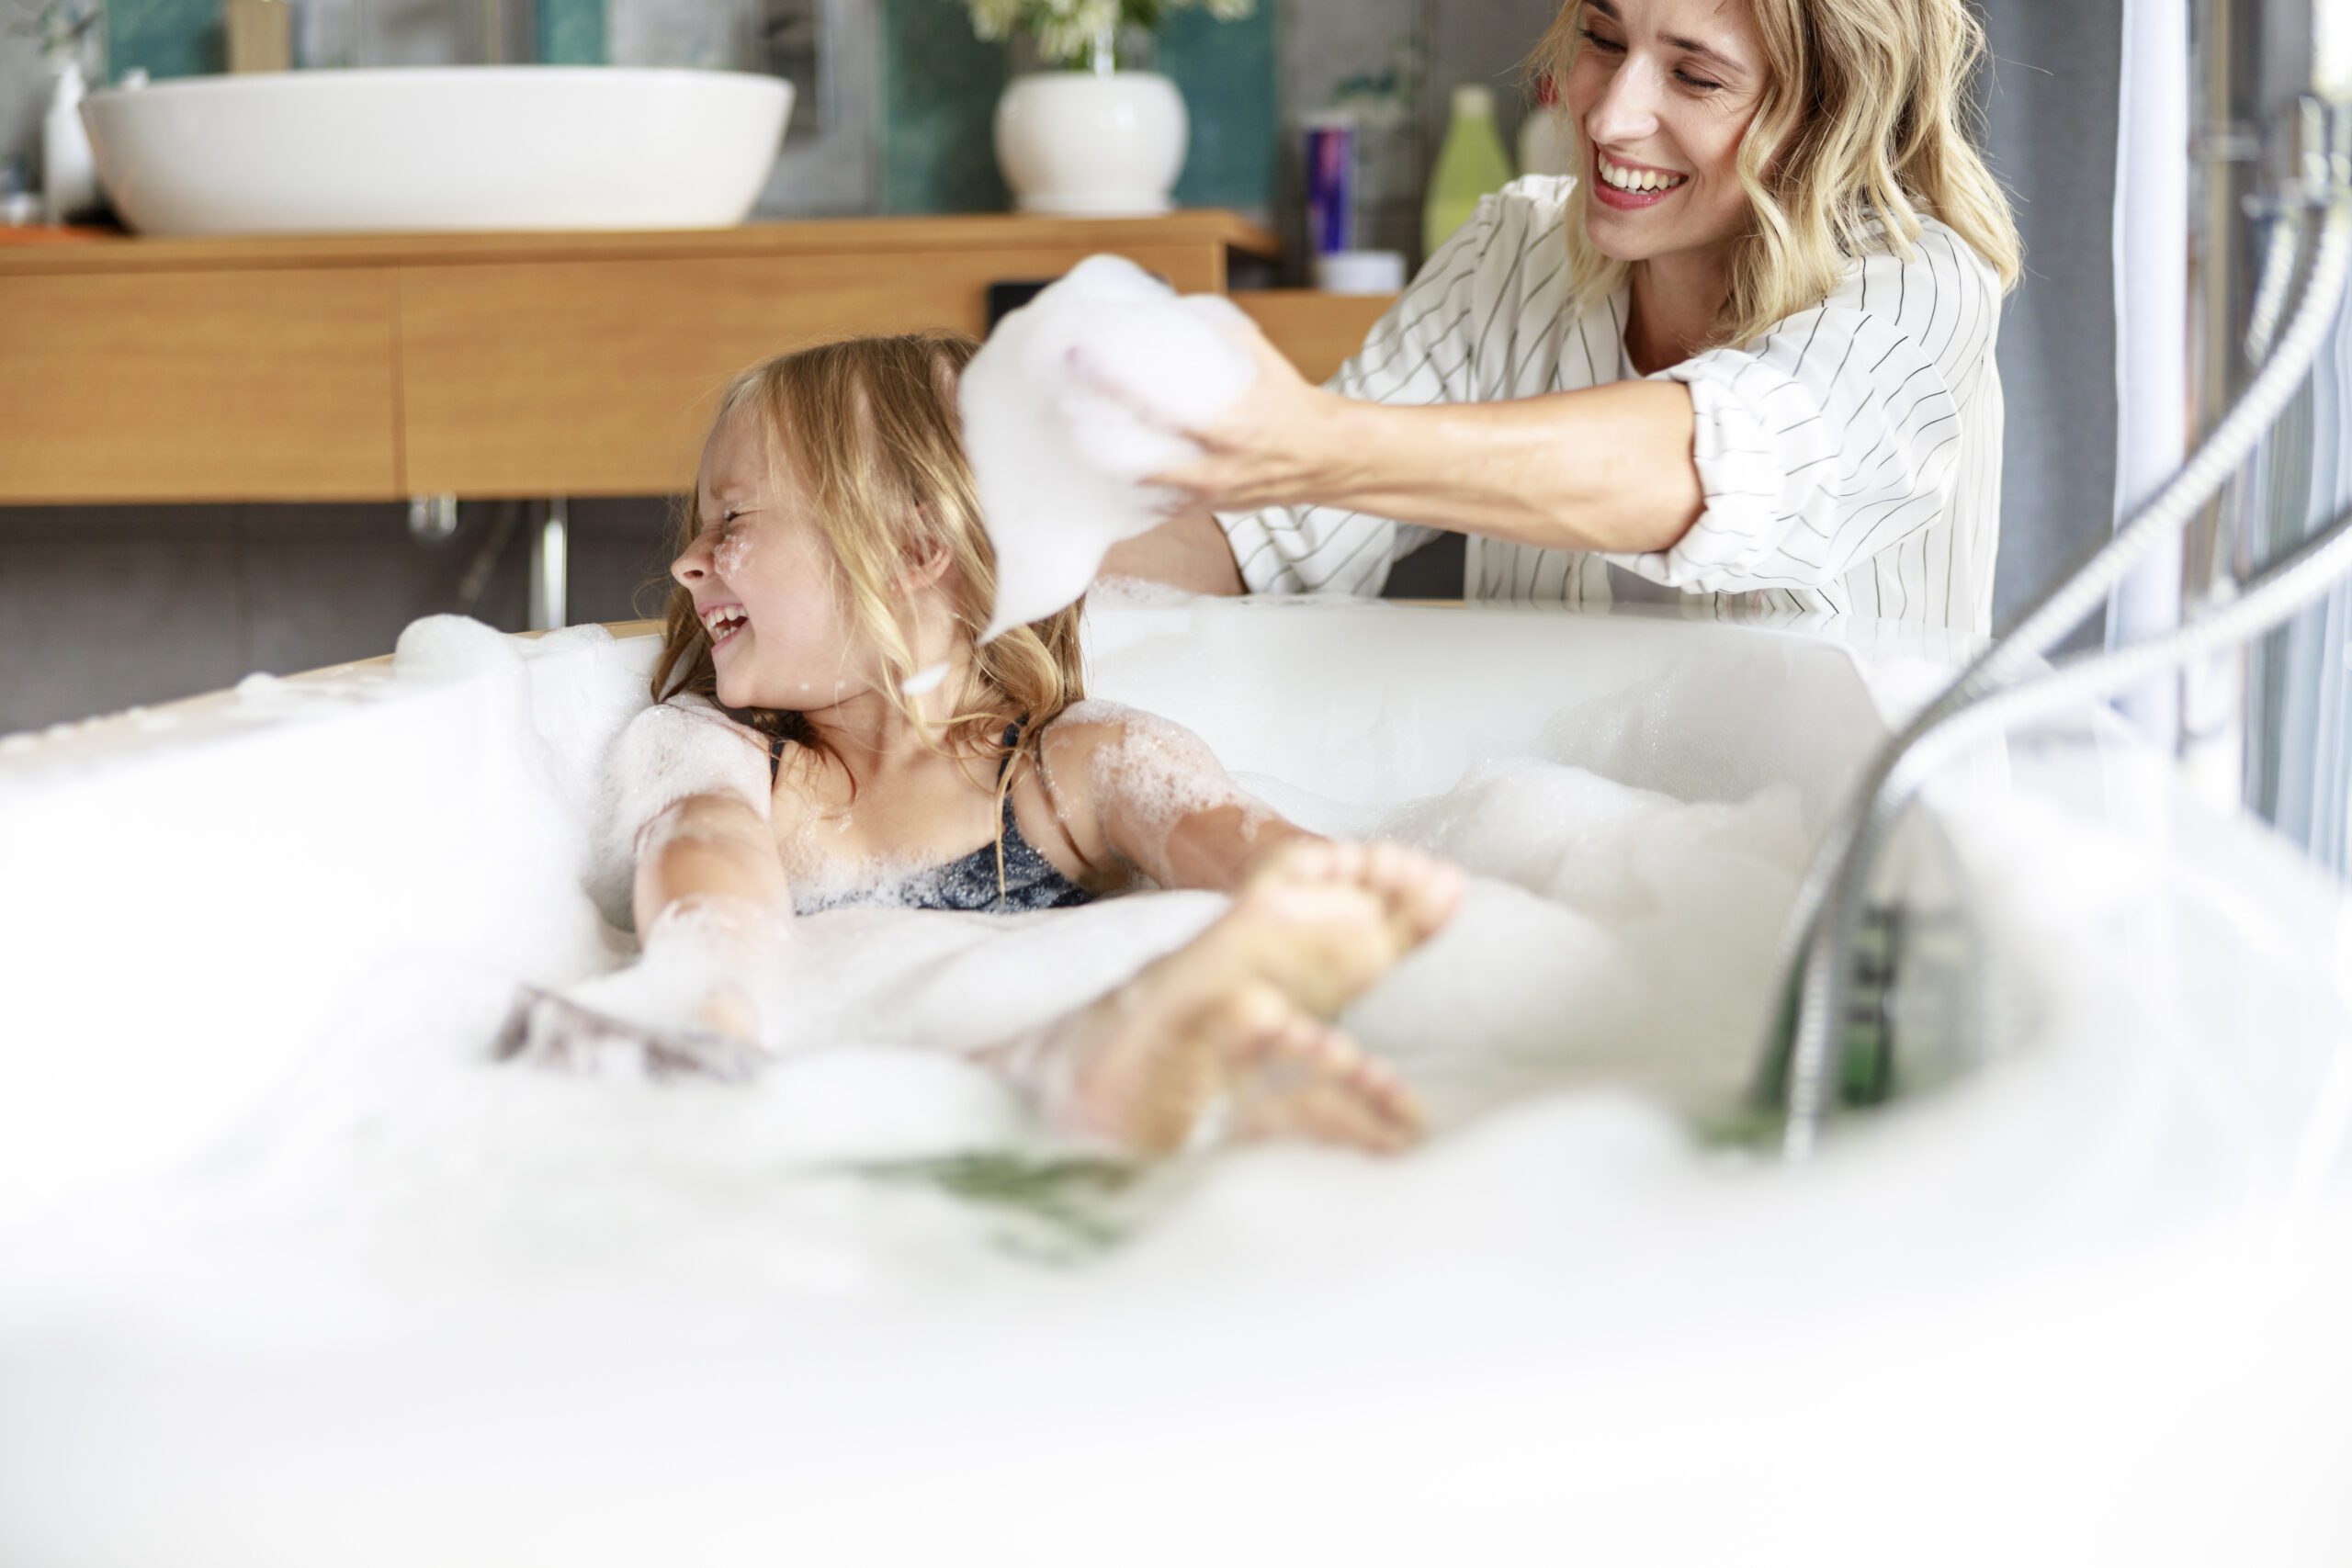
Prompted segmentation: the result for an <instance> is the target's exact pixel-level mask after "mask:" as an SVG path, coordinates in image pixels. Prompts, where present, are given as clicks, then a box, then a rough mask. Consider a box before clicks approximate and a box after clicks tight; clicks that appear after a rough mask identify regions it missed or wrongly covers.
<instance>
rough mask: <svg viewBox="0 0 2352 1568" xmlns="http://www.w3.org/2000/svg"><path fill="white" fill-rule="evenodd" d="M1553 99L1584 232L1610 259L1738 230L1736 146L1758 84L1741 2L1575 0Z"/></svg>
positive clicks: (1670, 251)
mask: <svg viewBox="0 0 2352 1568" xmlns="http://www.w3.org/2000/svg"><path fill="white" fill-rule="evenodd" d="M1583 10H1584V14H1583V17H1582V18H1581V24H1580V28H1579V30H1580V31H1581V32H1582V33H1583V35H1584V36H1583V39H1582V40H1581V42H1580V45H1579V47H1578V49H1577V57H1576V64H1575V66H1574V68H1573V69H1571V70H1570V71H1569V73H1568V79H1567V81H1566V83H1565V84H1564V85H1563V87H1562V92H1561V96H1562V98H1563V99H1564V100H1565V102H1566V107H1567V111H1568V114H1569V116H1570V117H1571V118H1572V119H1573V120H1574V122H1575V124H1576V127H1577V130H1578V131H1579V132H1580V133H1581V135H1582V137H1583V140H1584V157H1585V164H1584V167H1583V168H1582V169H1581V170H1579V171H1578V174H1579V175H1580V177H1581V178H1583V180H1584V181H1585V182H1586V184H1587V186H1588V187H1589V197H1590V198H1589V200H1588V201H1587V202H1586V203H1585V231H1586V232H1587V233H1588V234H1589V236H1590V238H1591V240H1592V243H1593V246H1594V248H1595V249H1597V250H1599V251H1600V254H1603V255H1605V256H1608V257H1610V258H1611V260H1614V261H1621V262H1638V261H1656V260H1658V259H1660V258H1662V257H1668V256H1674V255H1679V254H1686V253H1695V252H1702V251H1706V250H1710V249H1713V248H1718V247H1722V246H1724V245H1727V244H1728V243H1730V242H1731V241H1732V240H1734V239H1736V238H1737V237H1738V236H1739V235H1740V234H1742V233H1744V232H1745V231H1747V226H1748V222H1749V217H1750V209H1749V203H1748V198H1747V192H1746V191H1744V190H1742V189H1741V188H1740V184H1739V175H1738V163H1739V144H1740V141H1741V139H1742V138H1743V137H1744V136H1746V135H1747V127H1748V123H1749V122H1750V121H1751V120H1753V119H1754V118H1756V111H1757V108H1758V105H1759V104H1760V103H1761V101H1762V98H1763V93H1764V85H1765V74H1766V73H1765V65H1764V58H1765V57H1764V47H1763V42H1762V40H1761V39H1759V38H1758V36H1757V32H1756V23H1755V19H1754V18H1753V17H1751V16H1750V15H1749V12H1748V6H1747V0H1584V6H1583Z"/></svg>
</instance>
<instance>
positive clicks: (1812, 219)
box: [1106, 0, 2019, 633]
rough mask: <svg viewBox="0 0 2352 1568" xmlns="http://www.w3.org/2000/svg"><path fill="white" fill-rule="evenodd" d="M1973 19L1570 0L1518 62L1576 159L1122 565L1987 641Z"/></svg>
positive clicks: (1477, 223) (1211, 579)
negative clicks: (1547, 102) (1778, 617)
mask: <svg viewBox="0 0 2352 1568" xmlns="http://www.w3.org/2000/svg"><path fill="white" fill-rule="evenodd" d="M1982 48H1983V40H1982V35H1981V33H1980V31H1979V29H1978V28H1977V25H1976V23H1975V22H1974V20H1973V17H1971V16H1970V14H1969V12H1968V9H1967V6H1966V3H1965V0H1572V3H1571V4H1569V5H1567V6H1565V7H1564V8H1563V10H1562V11H1561V13H1560V16H1559V18H1558V20H1557V21H1556V22H1555V24H1554V26H1553V28H1552V29H1551V31H1550V32H1549V34H1547V36H1546V38H1545V39H1544V43H1543V44H1542V45H1541V46H1540V47H1539V49H1538V51H1537V55H1536V59H1535V62H1534V63H1535V67H1536V68H1537V69H1538V70H1540V71H1544V72H1546V73H1550V74H1551V75H1552V76H1553V77H1554V78H1555V80H1556V81H1557V82H1558V83H1559V84H1560V85H1561V93H1560V97H1561V101H1562V108H1563V112H1564V113H1566V115H1567V116H1568V117H1569V119H1570V121H1571V123H1572V125H1573V127H1574V129H1575V130H1576V132H1577V141H1578V142H1579V144H1580V155H1581V158H1582V164H1583V166H1582V168H1581V170H1580V172H1579V173H1577V175H1573V176H1569V177H1566V178H1560V179H1524V180H1521V181H1519V182H1518V183H1516V184H1515V185H1513V186H1510V187H1509V188H1507V189H1506V190H1505V191H1503V192H1502V193H1501V194H1500V195H1499V196H1498V197H1490V198H1489V199H1488V200H1487V201H1486V202H1485V203H1484V204H1483V205H1482V206H1481V207H1480V209H1478V212H1477V214H1476V217H1474V218H1473V219H1472V220H1470V221H1469V223H1468V224H1466V225H1465V226H1464V229H1463V230H1462V231H1461V232H1459V233H1458V234H1456V235H1455V236H1454V237H1453V239H1452V240H1451V241H1450V242H1449V243H1447V244H1446V245H1445V246H1444V247H1443V248H1442V249H1441V250H1440V251H1439V253H1438V254H1436V255H1435V256H1433V257H1432V258H1430V263H1429V265H1427V266H1426V267H1425V268H1424V269H1423V270H1422V272H1421V274H1420V276H1419V277H1418V278H1417V279H1416V280H1415V281H1414V283H1413V285H1412V287H1411V288H1410V289H1409V291H1408V293H1407V294H1406V295H1405V297H1404V298H1403V299H1401V300H1400V301H1399V302H1398V304H1397V308H1396V309H1395V310H1391V311H1390V312H1389V313H1388V315H1387V316H1386V317H1385V319H1384V320H1383V321H1381V322H1380V324H1379V325H1378V326H1377V327H1376V328H1374V331H1373V333H1372V335H1371V336H1370V338H1369V339H1368V340H1367V341H1366V343H1365V344H1364V347H1363V351H1362V352H1361V353H1360V354H1359V355H1357V356H1356V357H1355V358H1354V359H1353V360H1352V361H1351V362H1350V363H1349V364H1348V365H1347V366H1346V367H1344V368H1343V369H1341V371H1340V374H1339V375H1338V376H1337V377H1336V378H1334V379H1333V381H1332V382H1331V384H1330V386H1329V389H1315V388H1310V387H1308V386H1306V384H1305V383H1304V382H1303V381H1301V380H1300V379H1299V378H1298V376H1297V374H1296V373H1295V371H1293V370H1291V369H1290V367H1288V365H1287V364H1286V363H1285V362H1284V361H1283V358H1282V357H1281V356H1280V355H1278V354H1276V353H1274V352H1273V351H1272V348H1271V347H1268V346H1267V345H1266V344H1263V343H1262V341H1260V342H1257V343H1255V344H1254V345H1253V346H1254V349H1255V352H1256V353H1257V354H1258V356H1259V363H1260V367H1261V375H1260V378H1259V383H1258V386H1257V388H1256V389H1255V390H1254V391H1253V392H1251V393H1250V395H1249V396H1248V397H1247V398H1245V399H1244V400H1242V402H1241V404H1240V405H1239V406H1238V407H1236V408H1235V409H1233V410H1231V411H1229V412H1228V414H1227V416H1226V417H1224V418H1223V419H1222V420H1221V421H1220V422H1219V423H1217V424H1216V427H1215V428H1213V429H1207V430H1202V431H1196V432H1193V434H1194V435H1195V436H1196V437H1197V438H1198V439H1199V440H1200V441H1201V442H1202V444H1203V446H1204V448H1205V449H1206V453H1207V455H1206V456H1205V457H1204V458H1203V459H1202V460H1201V461H1200V462H1199V463H1197V464H1195V465H1194V466H1193V467H1192V468H1188V469H1186V470H1184V471H1182V472H1181V473H1178V474H1174V475H1170V476H1168V482H1169V483H1170V485H1171V486H1172V487H1173V488H1176V489H1178V490H1180V491H1182V492H1185V493H1187V494H1189V495H1191V496H1192V497H1193V498H1194V499H1195V500H1196V501H1197V502H1198V503H1199V506H1200V507H1201V508H1202V510H1200V511H1197V512H1193V513H1191V514H1189V515H1186V516H1183V517H1180V518H1178V519H1176V520H1175V521H1173V522H1171V523H1170V524H1168V525H1164V526H1162V527H1161V528H1159V529H1158V530H1156V531H1155V532H1153V533H1151V534H1148V535H1146V536H1143V537H1142V538H1140V539H1137V540H1135V541H1133V542H1131V543H1130V544H1129V545H1127V546H1125V547H1123V548H1122V549H1120V550H1119V551H1117V552H1115V553H1114V556H1113V558H1112V559H1111V561H1110V562H1109V563H1108V566H1107V568H1106V573H1107V574H1108V575H1114V576H1131V577H1146V578H1155V579H1159V580H1162V581H1171V582H1175V583H1177V584H1179V585H1181V586H1184V587H1188V588H1192V589H1194V590H1196V591H1201V592H1228V593H1229V592H1244V591H1250V592H1377V591H1378V589H1379V587H1380V585H1381V584H1382V583H1383V582H1384V581H1385V579H1386V577H1387V574H1388V571H1389V569H1390V568H1391V566H1392V565H1393V564H1394V563H1395V562H1396V561H1397V559H1399V558H1402V557H1403V556H1405V555H1407V554H1408V553H1410V552H1411V551H1412V550H1414V549H1416V548H1419V547H1420V546H1422V545H1424V544H1427V543H1428V542H1430V540H1431V539H1433V538H1434V537H1436V536H1437V534H1438V533H1439V532H1440V531H1442V530H1453V531H1457V532H1460V533H1462V534H1464V535H1466V536H1468V552H1467V554H1468V564H1467V572H1466V581H1465V582H1464V591H1465V592H1466V593H1467V594H1468V595H1469V596H1470V597H1473V598H1502V599H1534V600H1549V601H1554V602H1565V603H1566V604H1606V603H1608V602H1610V601H1611V600H1619V599H1629V598H1632V599H1658V598H1663V599H1668V600H1673V601H1684V600H1695V601H1697V602H1698V603H1700V604H1703V605H1707V606H1709V607H1712V608H1713V609H1714V610H1716V611H1718V612H1723V613H1732V614H1738V613H1743V612H1746V611H1749V610H1753V609H1767V610H1774V611H1795V612H1801V613H1802V612H1814V613H1834V614H1848V615H1870V616H1879V617H1885V618H1894V619H1904V620H1911V621H1922V622H1927V623H1928V624H1931V625H1935V626H1952V627H1957V628H1960V629H1962V630H1966V631H1973V632H1980V633H1981V632H1985V631H1986V630H1988V629H1989V628H1990V624H1991V618H1992V596H1993V565H1994V557H1995V553H1996V548H1997V547H1998V544H1999V530H2000V518H1999V505H2000V479H2001V423H2002V400H2001V384H2000V378H1999V375H1998V372H1997V371H1996V368H1995V365H1994V344H1995V339H1996V333H1997V328H1998V324H1999V317H2000V308H2001V301H2002V298H2003V296H2004V294H2005V293H2006V292H2007V290H2008V289H2009V288H2012V287H2014V285H2015V283H2016V281H2017V278H2018V267H2019V255H2018V236H2017V229H2016V225H2015V223H2014V221H2013V220H2012V218H2011V216H2010V213H2009V209H2008V206H2007V201H2006V199H2005V198H2004V197H2003V196H2002V194H2001V192H2000V190H1999V188H1998V187H1997V186H1996V184H1995V182H1994V180H1993V178H1992V176H1991V175H1990V173H1989V172H1988V171H1987V170H1986V168H1985V164H1984V161H1983V159H1982V158H1981V157H1980V156H1979V155H1978V153H1977V152H1976V150H1975V148H1974V146H1973V144H1972V142H1971V140H1970V138H1969V135H1968V134H1967V131H1966V129H1965V127H1964V124H1963V118H1964V113H1965V106H1966V104H1967V103H1968V97H1967V89H1968V79H1969V74H1970V73H1971V71H1972V70H1973V66H1974V64H1975V62H1976V61H1977V59H1978V58H1979V56H1980V55H1981V52H1982Z"/></svg>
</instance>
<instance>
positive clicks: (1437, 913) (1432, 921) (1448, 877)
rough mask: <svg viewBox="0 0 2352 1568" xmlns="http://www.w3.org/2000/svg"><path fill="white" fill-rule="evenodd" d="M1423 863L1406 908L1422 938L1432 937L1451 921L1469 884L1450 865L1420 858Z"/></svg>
mask: <svg viewBox="0 0 2352 1568" xmlns="http://www.w3.org/2000/svg"><path fill="white" fill-rule="evenodd" d="M1424 863H1425V865H1426V867H1427V874H1425V875H1423V876H1422V877H1421V879H1420V880H1419V882H1418V883H1416V884H1415V886H1414V888H1413V894H1412V897H1411V899H1410V908H1411V909H1412V919H1413V925H1414V929H1415V930H1416V931H1419V933H1420V934H1421V935H1422V936H1423V937H1425V938H1426V937H1430V936H1434V935H1436V934H1437V932H1438V931H1440V930H1441V929H1442V928H1443V927H1444V925H1445V923H1446V922H1447V921H1448V920H1451V919H1453V916H1454V912H1455V911H1456V910H1458V909H1460V908H1462V896H1463V895H1464V893H1466V892H1467V891H1468V890H1469V886H1470V881H1469V878H1468V877H1466V876H1464V875H1463V874H1462V868H1461V867H1460V866H1458V865H1454V864H1453V863H1451V862H1448V861H1442V860H1432V859H1428V858H1427V857H1424Z"/></svg>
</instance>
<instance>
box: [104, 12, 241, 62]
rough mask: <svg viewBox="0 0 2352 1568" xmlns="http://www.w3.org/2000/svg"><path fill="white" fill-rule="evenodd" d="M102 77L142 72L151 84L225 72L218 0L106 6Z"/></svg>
mask: <svg viewBox="0 0 2352 1568" xmlns="http://www.w3.org/2000/svg"><path fill="white" fill-rule="evenodd" d="M106 29H107V77H108V79H109V80H112V81H119V80H120V79H121V77H122V73H124V72H126V71H144V72H146V73H147V74H148V75H150V76H152V77H153V78H154V79H155V80H156V81H159V82H160V81H163V80H164V79H165V78H167V77H172V76H209V75H211V74H213V73H217V72H220V71H222V70H224V69H226V68H227V60H228V41H227V37H226V35H225V34H224V33H223V32H222V30H221V26H220V0H107V7H106Z"/></svg>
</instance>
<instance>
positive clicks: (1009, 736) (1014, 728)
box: [996, 716, 1029, 835]
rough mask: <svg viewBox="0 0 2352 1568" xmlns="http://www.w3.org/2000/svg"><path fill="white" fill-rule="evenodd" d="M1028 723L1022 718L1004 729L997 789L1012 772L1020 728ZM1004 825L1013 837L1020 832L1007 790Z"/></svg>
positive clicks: (1019, 741)
mask: <svg viewBox="0 0 2352 1568" xmlns="http://www.w3.org/2000/svg"><path fill="white" fill-rule="evenodd" d="M1028 722H1029V720H1028V719H1027V717H1025V716H1024V717H1023V718H1022V719H1021V721H1020V722H1019V723H1016V724H1009V725H1006V726H1005V728H1004V756H1003V757H1002V758H1001V760H1000V761H998V762H997V765H996V782H997V787H998V788H999V789H1003V788H1004V775H1005V774H1006V773H1010V772H1011V771H1012V759H1013V758H1015V757H1017V756H1019V755H1020V754H1021V753H1020V751H1019V750H1018V748H1019V746H1020V745H1021V726H1022V725H1023V724H1026V723H1028ZM1004 825H1005V827H1006V828H1007V829H1010V830H1011V831H1012V833H1013V834H1015V835H1018V834H1019V833H1020V831H1021V825H1020V824H1019V823H1018V822H1016V821H1014V820H1013V817H1012V791H1011V790H1009V789H1007V790H1005V791H1004Z"/></svg>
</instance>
